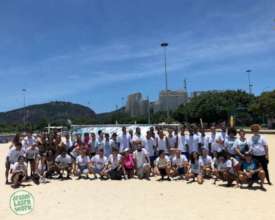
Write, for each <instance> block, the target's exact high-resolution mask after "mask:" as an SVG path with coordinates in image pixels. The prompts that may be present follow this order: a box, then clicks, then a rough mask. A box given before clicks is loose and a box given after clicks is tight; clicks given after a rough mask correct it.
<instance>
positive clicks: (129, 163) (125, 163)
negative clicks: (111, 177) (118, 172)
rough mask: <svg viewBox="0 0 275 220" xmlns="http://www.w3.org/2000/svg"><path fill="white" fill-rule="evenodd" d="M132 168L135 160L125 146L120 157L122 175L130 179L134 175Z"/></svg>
mask: <svg viewBox="0 0 275 220" xmlns="http://www.w3.org/2000/svg"><path fill="white" fill-rule="evenodd" d="M134 168H135V161H134V157H133V154H132V153H130V149H129V148H126V149H124V152H123V157H122V169H123V173H124V177H125V178H126V179H130V178H132V177H133V176H134Z"/></svg>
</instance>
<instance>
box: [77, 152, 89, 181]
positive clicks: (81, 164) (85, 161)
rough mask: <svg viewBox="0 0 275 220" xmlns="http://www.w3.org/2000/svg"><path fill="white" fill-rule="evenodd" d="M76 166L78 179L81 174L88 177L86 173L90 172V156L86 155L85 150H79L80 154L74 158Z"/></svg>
mask: <svg viewBox="0 0 275 220" xmlns="http://www.w3.org/2000/svg"><path fill="white" fill-rule="evenodd" d="M75 162H76V167H77V171H76V173H77V176H78V179H81V176H82V174H84V175H85V178H86V179H88V174H89V173H91V168H90V162H91V160H90V158H89V156H87V153H86V151H85V150H81V151H80V155H79V156H77V158H76V160H75Z"/></svg>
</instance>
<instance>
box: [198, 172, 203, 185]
mask: <svg viewBox="0 0 275 220" xmlns="http://www.w3.org/2000/svg"><path fill="white" fill-rule="evenodd" d="M197 181H198V184H203V177H202V175H200V174H199V175H198V176H197Z"/></svg>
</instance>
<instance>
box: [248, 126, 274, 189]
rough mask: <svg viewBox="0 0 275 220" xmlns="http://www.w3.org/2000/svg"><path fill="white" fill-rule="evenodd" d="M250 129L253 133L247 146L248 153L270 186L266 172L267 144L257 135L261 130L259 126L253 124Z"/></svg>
mask: <svg viewBox="0 0 275 220" xmlns="http://www.w3.org/2000/svg"><path fill="white" fill-rule="evenodd" d="M250 128H251V131H252V133H253V135H252V137H251V138H250V140H249V142H248V145H249V147H250V152H251V153H252V155H253V158H254V159H255V160H257V161H258V162H259V164H260V165H261V166H262V168H263V170H264V171H265V176H266V180H267V182H268V184H269V185H272V183H271V181H270V177H269V172H268V163H269V151H268V145H267V142H266V140H265V138H264V137H263V135H261V134H260V133H259V131H260V128H261V127H260V125H258V124H254V125H252V126H251V127H250Z"/></svg>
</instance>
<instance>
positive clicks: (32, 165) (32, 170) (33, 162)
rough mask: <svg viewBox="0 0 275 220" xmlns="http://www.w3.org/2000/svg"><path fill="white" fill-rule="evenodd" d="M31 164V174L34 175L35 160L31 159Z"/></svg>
mask: <svg viewBox="0 0 275 220" xmlns="http://www.w3.org/2000/svg"><path fill="white" fill-rule="evenodd" d="M30 165H31V176H33V175H34V174H35V167H36V165H35V160H31V161H30Z"/></svg>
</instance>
